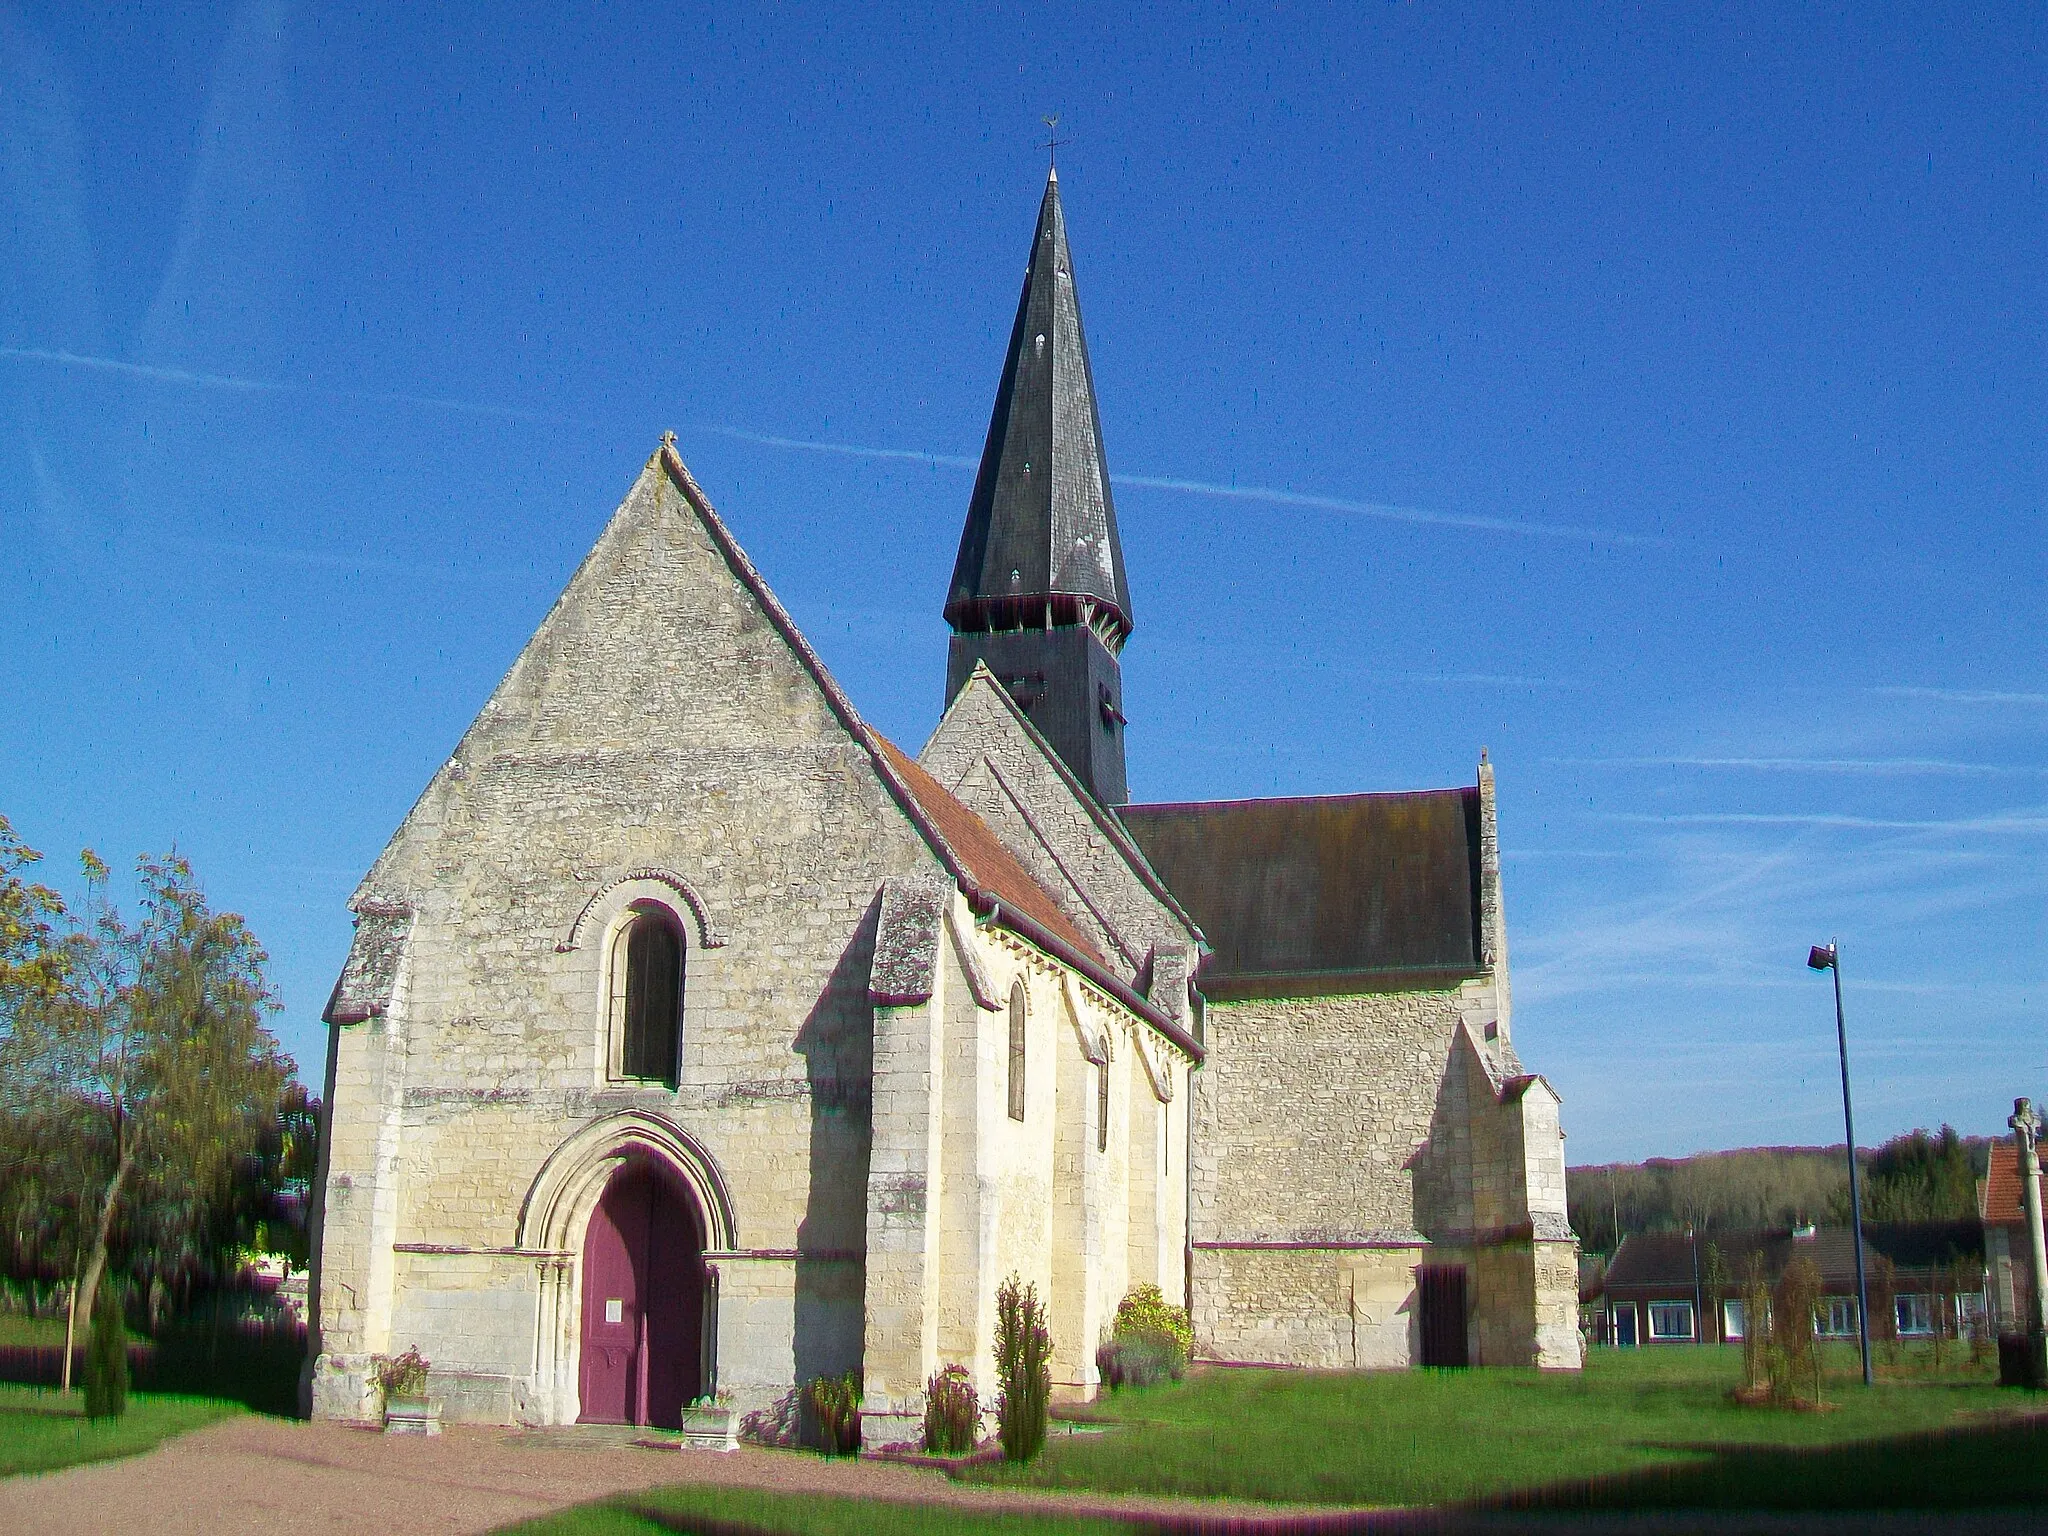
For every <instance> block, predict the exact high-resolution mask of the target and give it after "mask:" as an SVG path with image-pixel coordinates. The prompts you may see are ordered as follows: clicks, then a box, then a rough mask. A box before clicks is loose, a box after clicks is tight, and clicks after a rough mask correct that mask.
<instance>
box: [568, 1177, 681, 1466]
mask: <svg viewBox="0 0 2048 1536" xmlns="http://www.w3.org/2000/svg"><path fill="white" fill-rule="evenodd" d="M703 1317H704V1249H703V1242H702V1239H701V1238H700V1237H699V1236H698V1232H697V1223H696V1220H695V1213H694V1212H693V1210H692V1209H691V1204H690V1201H689V1198H688V1196H686V1195H685V1194H683V1192H682V1191H681V1190H679V1189H677V1188H676V1187H675V1186H674V1185H673V1184H672V1183H671V1182H670V1181H669V1180H668V1179H666V1178H664V1177H662V1175H661V1174H660V1173H659V1172H658V1171H657V1170H656V1169H654V1168H651V1167H647V1166H645V1165H641V1164H630V1163H629V1164H628V1165H627V1166H626V1167H624V1168H622V1169H620V1170H619V1171H618V1172H617V1173H616V1174H614V1175H613V1176H612V1180H611V1182H610V1183H609V1184H607V1185H606V1186H605V1191H604V1197H603V1198H602V1199H601V1200H599V1201H598V1205H597V1209H596V1211H595V1212H593V1213H592V1214H591V1218H590V1230H589V1233H588V1234H587V1235H586V1236H585V1238H584V1240H583V1352H582V1373H581V1397H582V1404H583V1421H584V1422H585V1423H586V1424H653V1425H659V1426H662V1427H664V1428H669V1429H674V1428H678V1427H679V1426H680V1425H681V1424H682V1413H683V1407H684V1405H685V1404H687V1403H688V1402H689V1401H690V1399H691V1398H693V1397H695V1396H697V1394H698V1393H699V1392H700V1391H701V1390H702V1385H701V1378H702V1373H703V1372H702V1354H703V1341H702V1338H701V1331H702V1328H703Z"/></svg>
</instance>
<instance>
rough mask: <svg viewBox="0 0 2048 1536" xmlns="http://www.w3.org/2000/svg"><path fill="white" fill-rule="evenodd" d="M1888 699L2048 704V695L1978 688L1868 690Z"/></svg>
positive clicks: (1867, 691) (1952, 702)
mask: <svg viewBox="0 0 2048 1536" xmlns="http://www.w3.org/2000/svg"><path fill="white" fill-rule="evenodd" d="M1864 692H1865V693H1874V694H1876V695H1878V697H1880V698H1887V699H1940V700H1941V701H1943V702H1944V703H1948V704H2048V693H1993V692H1989V691H1987V690H1984V689H1977V688H1866V689H1865V690H1864Z"/></svg>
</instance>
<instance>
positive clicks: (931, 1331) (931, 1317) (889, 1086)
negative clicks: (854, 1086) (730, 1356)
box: [799, 967, 944, 1445]
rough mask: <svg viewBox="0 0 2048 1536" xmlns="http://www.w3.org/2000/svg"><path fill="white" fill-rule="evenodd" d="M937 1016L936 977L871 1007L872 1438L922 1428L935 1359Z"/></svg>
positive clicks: (868, 1435) (866, 1413)
mask: <svg viewBox="0 0 2048 1536" xmlns="http://www.w3.org/2000/svg"><path fill="white" fill-rule="evenodd" d="M937 969H938V970H939V971H941V972H943V970H944V968H943V967H938V968H937ZM943 1018H944V1009H943V997H942V988H941V987H940V986H939V984H938V978H937V977H934V990H933V993H932V996H931V997H930V998H928V999H927V1000H925V1001H924V1002H921V1003H916V1004H913V1005H910V1006H907V1007H878V1008H876V1009H875V1054H874V1097H873V1105H874V1107H873V1111H872V1120H871V1122H870V1123H871V1125H872V1127H873V1141H872V1144H871V1150H870V1152H869V1157H868V1210H867V1294H866V1329H865V1337H864V1349H863V1356H862V1403H861V1438H862V1440H863V1441H864V1442H865V1443H867V1444H869V1445H889V1444H893V1443H895V1442H898V1441H903V1440H908V1439H911V1438H912V1437H913V1436H915V1435H916V1434H917V1433H919V1431H920V1429H921V1428H922V1425H923V1422H924V1384H925V1381H926V1379H927V1378H928V1377H929V1376H930V1374H931V1372H932V1371H933V1370H934V1369H935V1368H936V1361H937V1358H938V1279H939V1251H938V1250H939V1223H938V1220H937V1217H938V1213H939V1195H940V1191H939V1190H938V1188H937V1187H936V1185H937V1175H938V1169H939V1129H940V1115H939V1110H940V1094H941V1090H942V1088H943V1085H944V1065H943V1060H942V1057H941V1053H940V1028H941V1020H942V1019H943ZM799 1385H801V1383H799Z"/></svg>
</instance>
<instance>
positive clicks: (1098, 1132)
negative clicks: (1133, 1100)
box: [1095, 1038, 1109, 1152]
mask: <svg viewBox="0 0 2048 1536" xmlns="http://www.w3.org/2000/svg"><path fill="white" fill-rule="evenodd" d="M1096 1051H1097V1053H1098V1054H1099V1055H1100V1056H1101V1057H1102V1060H1101V1062H1100V1063H1099V1064H1098V1065H1097V1066H1096V1068H1095V1150H1096V1151H1098V1152H1107V1151H1108V1150H1109V1041H1108V1039H1107V1038H1105V1039H1104V1040H1102V1041H1101V1043H1100V1044H1098V1045H1097V1046H1096Z"/></svg>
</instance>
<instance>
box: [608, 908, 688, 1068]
mask: <svg viewBox="0 0 2048 1536" xmlns="http://www.w3.org/2000/svg"><path fill="white" fill-rule="evenodd" d="M682 1032H683V930H682V926H681V925H680V924H679V923H677V922H676V919H675V915H674V914H673V913H672V912H670V911H669V910H668V909H667V908H666V907H662V906H658V905H656V904H654V903H648V904H645V905H642V906H637V907H635V908H633V910H632V913H631V915H630V916H629V917H628V919H627V921H626V924H625V926H624V927H623V928H621V929H620V930H619V934H618V938H617V940H616V941H615V945H614V948H613V951H612V1046H611V1059H612V1071H613V1075H614V1076H615V1077H621V1078H636V1079H640V1080H642V1081H647V1082H658V1083H664V1084H666V1085H667V1086H669V1087H671V1088H673V1087H674V1086H675V1085H676V1078H677V1068H678V1066H679V1064H680V1060H681V1045H682Z"/></svg>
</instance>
